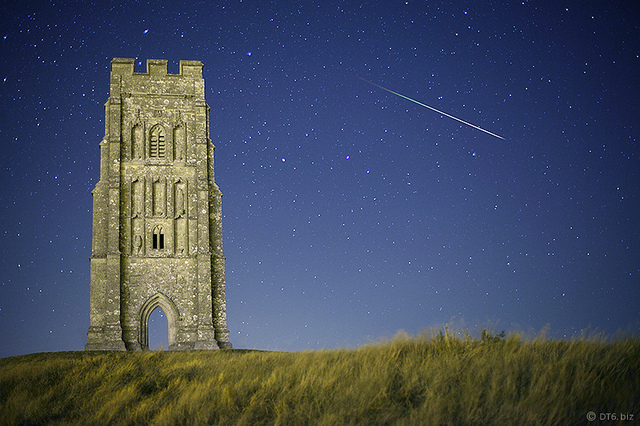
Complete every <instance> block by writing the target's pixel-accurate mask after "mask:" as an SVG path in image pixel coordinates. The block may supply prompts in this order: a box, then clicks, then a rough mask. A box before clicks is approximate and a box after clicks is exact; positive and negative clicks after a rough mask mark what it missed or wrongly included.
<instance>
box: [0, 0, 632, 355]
mask: <svg viewBox="0 0 640 426" xmlns="http://www.w3.org/2000/svg"><path fill="white" fill-rule="evenodd" d="M97 3H98V4H97V5H91V4H90V2H83V1H80V2H66V1H42V2H29V1H26V2H24V1H23V2H18V1H5V2H3V3H2V4H1V5H0V20H1V23H2V25H0V28H1V31H2V33H1V34H0V37H2V38H1V39H0V63H1V66H0V142H1V144H2V145H1V146H2V156H1V157H0V182H2V190H1V191H0V226H1V229H0V231H1V233H0V237H1V240H0V241H1V243H0V272H1V274H0V357H2V356H10V355H17V354H24V353H30V352H42V351H59V350H80V349H82V348H83V347H84V344H85V343H86V331H87V329H88V325H89V256H90V247H91V215H92V210H91V209H92V200H91V190H92V189H93V187H94V185H95V183H96V182H97V179H98V175H99V148H98V143H99V142H100V140H101V138H102V137H103V135H104V108H103V105H104V103H105V102H106V100H107V98H108V96H109V93H108V90H109V66H110V61H111V59H112V58H114V57H135V58H136V59H137V60H138V61H139V62H138V63H139V67H138V70H139V71H141V72H142V71H144V70H145V64H146V60H147V59H168V60H169V71H170V72H173V73H177V72H178V61H179V60H181V59H187V60H200V61H202V62H203V63H204V64H205V68H204V78H205V84H206V98H207V101H208V103H209V105H210V107H211V111H210V119H211V139H212V141H213V143H214V144H215V145H216V180H217V182H218V185H219V186H220V188H221V189H222V191H223V193H224V198H223V212H224V222H223V232H224V250H225V255H226V257H227V314H228V325H229V329H230V331H231V333H230V338H231V341H232V343H233V344H234V346H235V347H236V348H259V349H278V350H303V349H315V348H322V347H326V348H332V347H342V346H355V345H360V344H363V343H366V342H369V341H372V340H377V339H380V338H384V337H390V336H392V335H394V334H395V333H396V331H397V330H400V329H402V330H405V331H407V332H409V333H412V334H414V333H417V332H419V331H420V330H423V329H426V328H430V327H441V326H442V325H443V324H444V323H447V322H450V321H453V322H455V323H457V324H461V323H463V324H464V325H466V327H468V328H469V329H470V330H472V331H473V330H476V329H478V328H484V327H486V326H487V325H488V324H494V325H495V326H496V328H497V329H498V330H502V329H506V330H525V331H529V330H533V331H539V330H540V329H542V328H543V327H544V326H545V325H549V327H550V334H551V335H553V336H555V337H562V336H567V337H569V336H575V335H578V334H579V333H580V331H581V330H582V329H584V328H588V327H590V328H592V329H599V330H602V331H605V332H607V333H614V332H615V331H616V330H618V329H620V328H622V329H626V330H631V331H632V332H634V333H638V332H640V323H639V321H640V315H639V302H640V148H639V141H638V137H639V136H638V127H639V121H638V120H639V117H640V103H639V101H638V100H639V99H640V88H639V85H638V76H639V75H640V29H639V27H638V22H640V13H639V10H638V5H636V4H635V2H631V1H608V2H604V1H602V2H596V1H589V2H584V1H566V2H557V1H556V2H549V1H518V2H516V1H507V2H475V1H473V2H438V1H434V2H426V1H406V2H405V1H379V2H369V1H367V2H350V1H347V2H337V1H322V2H317V3H320V5H319V6H318V5H315V4H314V3H316V2H292V1H282V2H273V3H270V2H266V1H229V2H209V1H204V2H199V3H190V4H188V5H184V4H183V2H162V3H164V6H160V5H156V4H155V3H152V4H146V3H144V4H141V3H137V2H136V3H133V2H130V4H125V5H123V4H121V3H122V2H115V1H114V2H108V1H99V2H97ZM158 3H160V2H158ZM358 77H361V78H364V79H367V80H370V81H372V82H374V83H376V84H380V85H383V86H385V87H387V88H389V89H391V90H393V91H396V92H399V93H401V94H403V95H406V96H408V97H411V98H412V99H415V100H417V101H420V102H422V103H425V104H427V105H431V106H432V107H435V108H437V109H439V110H442V111H444V112H447V113H449V114H452V115H454V116H456V117H460V118H461V119H463V120H466V121H469V122H471V123H473V124H475V125H477V126H480V127H482V128H484V129H487V130H488V131H491V132H493V133H496V134H498V135H500V136H503V137H504V138H505V140H500V139H497V138H495V137H492V136H490V135H488V134H486V133H483V132H480V131H478V130H475V129H473V128H471V127H468V126H465V125H463V124H460V123H459V122H456V121H454V120H451V119H449V118H446V117H443V116H441V115H440V114H438V113H435V112H433V111H430V110H428V109H426V108H423V107H421V106H419V105H416V104H415V103H412V102H409V101H407V100H405V99H402V98H400V97H398V96H395V95H393V94H391V93H389V92H386V91H384V90H381V89H379V88H377V87H375V86H372V85H370V84H368V83H366V82H364V81H362V80H361V79H359V78H358Z"/></svg>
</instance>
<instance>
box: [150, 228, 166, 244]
mask: <svg viewBox="0 0 640 426" xmlns="http://www.w3.org/2000/svg"><path fill="white" fill-rule="evenodd" d="M152 247H153V248H154V249H156V250H164V231H163V230H162V226H156V227H155V228H153V239H152Z"/></svg>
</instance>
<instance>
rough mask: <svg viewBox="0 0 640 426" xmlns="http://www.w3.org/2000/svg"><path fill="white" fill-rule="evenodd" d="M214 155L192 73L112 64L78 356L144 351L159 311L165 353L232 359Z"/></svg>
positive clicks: (196, 75) (200, 89)
mask: <svg viewBox="0 0 640 426" xmlns="http://www.w3.org/2000/svg"><path fill="white" fill-rule="evenodd" d="M213 151H214V146H213V145H212V143H211V141H210V139H209V106H208V105H207V102H206V101H205V98H204V80H203V78H202V63H201V62H200V61H180V74H168V73H167V61H166V60H148V61H147V72H146V73H136V72H134V60H133V59H122V58H116V59H114V60H113V61H111V89H110V96H109V100H108V101H107V103H106V104H105V136H104V139H102V142H100V180H99V181H98V183H97V184H96V187H95V189H94V190H93V244H92V254H91V313H90V315H91V320H90V326H89V331H88V333H87V335H88V343H87V345H86V346H85V349H86V350H125V349H127V350H141V349H147V348H148V347H149V315H150V314H151V312H152V311H153V310H154V309H155V308H156V307H160V308H162V310H163V311H164V313H165V314H166V316H167V322H168V326H169V332H168V340H169V349H170V350H192V349H218V348H231V343H230V342H229V330H227V317H226V297H225V277H224V275H225V273H224V259H225V258H224V256H223V254H222V212H221V206H222V204H221V197H222V193H221V192H220V189H219V188H218V186H217V185H216V183H215V180H214V169H213Z"/></svg>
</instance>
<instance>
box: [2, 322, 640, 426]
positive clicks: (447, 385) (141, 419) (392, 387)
mask: <svg viewBox="0 0 640 426" xmlns="http://www.w3.org/2000/svg"><path fill="white" fill-rule="evenodd" d="M639 377H640V339H638V338H635V337H628V338H618V339H614V340H605V339H604V338H592V339H586V338H583V339H576V340H570V341H558V340H550V339H545V338H536V339H532V340H525V339H523V338H522V337H521V336H518V335H511V336H508V337H506V338H505V337H496V336H491V335H487V336H483V339H480V340H478V339H471V338H469V337H468V336H465V337H459V336H453V335H451V334H450V333H441V334H435V335H434V334H430V335H422V336H418V337H408V336H406V335H402V334H399V335H397V336H396V337H395V338H394V339H392V340H390V341H386V342H381V343H377V344H371V345H365V346H362V347H360V348H358V349H353V350H346V349H345V350H321V351H308V352H297V353H285V352H261V351H242V350H231V351H216V352H147V353H99V352H94V353H91V352H66V353H46V354H34V355H26V356H21V357H14V358H7V359H2V360H0V424H3V425H4V424H43V423H47V424H77V423H82V424H96V425H97V424H100V425H103V424H149V423H154V424H171V425H172V424H198V425H200V424H246V425H253V424H265V423H266V424H373V425H375V424H407V425H414V424H451V423H454V424H480V423H482V424H575V423H586V422H587V418H586V415H587V413H588V412H590V411H592V412H594V413H598V414H599V413H627V414H634V416H635V419H636V420H637V419H638V416H640V400H639V398H640V380H638V378H639Z"/></svg>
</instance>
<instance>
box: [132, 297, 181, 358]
mask: <svg viewBox="0 0 640 426" xmlns="http://www.w3.org/2000/svg"><path fill="white" fill-rule="evenodd" d="M158 307H159V308H160V309H162V311H163V312H164V314H165V316H166V317H167V326H168V333H167V340H168V343H169V349H172V348H173V347H174V345H175V341H176V329H177V321H178V320H179V319H180V315H179V313H178V309H177V308H176V305H175V304H174V303H173V302H172V301H171V299H169V298H168V297H167V296H165V295H164V294H162V293H156V294H155V295H153V296H151V297H150V298H149V300H147V301H146V302H145V303H144V304H143V305H142V308H141V309H140V336H139V339H140V346H141V347H142V350H148V349H149V316H151V312H153V311H154V309H156V308H158Z"/></svg>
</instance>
